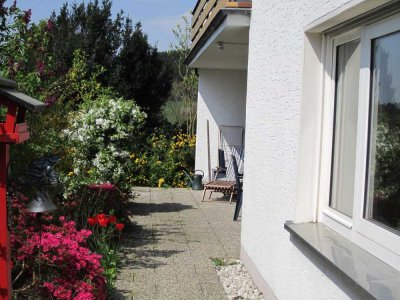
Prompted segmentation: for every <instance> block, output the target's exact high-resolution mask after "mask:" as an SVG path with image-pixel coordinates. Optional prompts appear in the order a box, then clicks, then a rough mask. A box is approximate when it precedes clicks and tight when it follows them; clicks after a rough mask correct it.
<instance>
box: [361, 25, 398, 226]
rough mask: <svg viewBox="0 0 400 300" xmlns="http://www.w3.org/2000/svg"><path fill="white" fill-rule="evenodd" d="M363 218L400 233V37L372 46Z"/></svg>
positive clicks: (389, 36)
mask: <svg viewBox="0 0 400 300" xmlns="http://www.w3.org/2000/svg"><path fill="white" fill-rule="evenodd" d="M371 53H372V55H371V59H372V80H371V84H372V87H371V100H372V105H371V131H370V148H369V152H370V154H369V180H368V183H369V189H368V197H367V202H368V203H367V210H366V217H367V218H368V219H372V220H375V221H377V222H379V223H381V224H384V225H386V226H389V227H391V228H392V229H395V230H397V231H398V230H399V229H400V33H399V32H397V33H393V34H390V35H386V36H384V37H380V38H377V39H375V40H373V42H372V48H371Z"/></svg>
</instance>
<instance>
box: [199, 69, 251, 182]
mask: <svg viewBox="0 0 400 300" xmlns="http://www.w3.org/2000/svg"><path fill="white" fill-rule="evenodd" d="M199 75H200V81H199V95H198V103H197V142H196V170H203V171H204V173H205V180H208V151H207V120H209V124H210V125H209V126H210V127H209V128H210V156H211V168H215V167H216V166H217V162H218V138H219V129H218V126H221V125H227V126H243V127H244V126H245V120H246V81H247V72H246V71H239V70H214V69H199Z"/></svg>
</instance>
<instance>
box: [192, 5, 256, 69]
mask: <svg viewBox="0 0 400 300" xmlns="http://www.w3.org/2000/svg"><path fill="white" fill-rule="evenodd" d="M250 15H251V9H247V8H234V9H229V8H227V9H221V10H220V11H219V12H218V15H217V16H216V17H215V18H214V19H213V21H212V22H211V24H210V25H209V26H208V28H207V30H206V31H205V32H204V33H203V35H202V37H201V38H200V39H199V41H198V42H197V43H196V44H195V45H194V47H193V48H192V50H191V51H190V53H189V55H188V56H187V58H186V60H185V63H186V64H188V65H189V66H190V67H191V68H204V69H237V70H246V69H247V61H248V48H249V29H250Z"/></svg>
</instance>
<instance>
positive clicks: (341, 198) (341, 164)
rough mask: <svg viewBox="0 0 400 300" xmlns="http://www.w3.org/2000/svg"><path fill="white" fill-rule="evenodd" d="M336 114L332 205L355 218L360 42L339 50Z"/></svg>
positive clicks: (337, 55) (343, 46)
mask: <svg viewBox="0 0 400 300" xmlns="http://www.w3.org/2000/svg"><path fill="white" fill-rule="evenodd" d="M336 53H337V54H336V79H335V117H334V122H335V124H334V137H333V155H332V176H331V181H332V182H331V197H330V207H332V208H333V209H336V210H338V211H340V212H341V213H343V214H345V215H347V216H349V217H352V215H353V202H354V201H353V198H354V174H355V160H356V140H357V138H356V137H357V112H358V85H359V74H360V41H358V40H357V41H351V42H348V43H346V44H343V45H340V46H338V47H337V49H336Z"/></svg>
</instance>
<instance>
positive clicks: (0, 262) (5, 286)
mask: <svg viewBox="0 0 400 300" xmlns="http://www.w3.org/2000/svg"><path fill="white" fill-rule="evenodd" d="M9 153H10V145H8V144H4V143H0V300H10V299H12V298H11V292H12V284H11V250H10V238H9V232H8V224H7V170H8V162H9Z"/></svg>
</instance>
